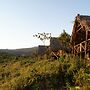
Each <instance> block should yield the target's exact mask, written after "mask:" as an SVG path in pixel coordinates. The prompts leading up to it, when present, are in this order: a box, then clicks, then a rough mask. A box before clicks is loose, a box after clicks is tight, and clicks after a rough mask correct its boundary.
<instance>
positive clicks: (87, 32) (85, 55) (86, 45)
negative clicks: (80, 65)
mask: <svg viewBox="0 0 90 90" xmlns="http://www.w3.org/2000/svg"><path fill="white" fill-rule="evenodd" d="M87 40H88V31H87V30H86V42H85V58H87Z"/></svg>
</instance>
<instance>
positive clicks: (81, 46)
mask: <svg viewBox="0 0 90 90" xmlns="http://www.w3.org/2000/svg"><path fill="white" fill-rule="evenodd" d="M81 58H82V43H80V61H81Z"/></svg>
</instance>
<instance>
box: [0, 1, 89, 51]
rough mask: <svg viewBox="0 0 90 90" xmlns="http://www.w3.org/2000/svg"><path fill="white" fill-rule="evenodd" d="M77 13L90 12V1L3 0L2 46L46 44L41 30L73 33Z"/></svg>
mask: <svg viewBox="0 0 90 90" xmlns="http://www.w3.org/2000/svg"><path fill="white" fill-rule="evenodd" d="M77 14H80V15H90V0H0V49H18V48H30V47H34V46H38V45H43V43H42V42H41V41H40V40H39V39H38V38H35V37H33V35H34V34H37V33H43V32H46V33H51V36H52V37H58V36H59V35H60V34H61V33H62V32H63V30H66V32H67V33H69V34H70V35H71V33H72V28H73V24H74V23H73V22H74V20H75V17H76V15H77Z"/></svg>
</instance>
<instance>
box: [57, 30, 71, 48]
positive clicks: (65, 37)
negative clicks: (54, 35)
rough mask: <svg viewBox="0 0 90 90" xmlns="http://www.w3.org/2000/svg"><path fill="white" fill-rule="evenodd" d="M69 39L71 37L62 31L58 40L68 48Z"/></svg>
mask: <svg viewBox="0 0 90 90" xmlns="http://www.w3.org/2000/svg"><path fill="white" fill-rule="evenodd" d="M70 39H71V36H70V35H69V34H68V33H67V32H66V31H65V30H63V32H62V33H61V34H60V36H59V40H60V42H61V43H62V45H63V46H64V47H68V46H70Z"/></svg>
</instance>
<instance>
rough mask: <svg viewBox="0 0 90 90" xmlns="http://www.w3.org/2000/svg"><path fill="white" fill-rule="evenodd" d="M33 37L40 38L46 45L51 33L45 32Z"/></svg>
mask: <svg viewBox="0 0 90 90" xmlns="http://www.w3.org/2000/svg"><path fill="white" fill-rule="evenodd" d="M33 37H37V38H39V39H40V40H41V41H42V42H43V44H44V45H45V42H46V40H50V38H51V33H45V32H43V33H38V34H35V35H33Z"/></svg>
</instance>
